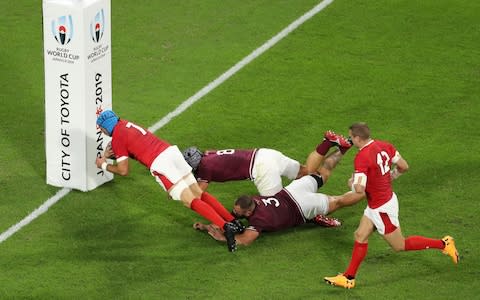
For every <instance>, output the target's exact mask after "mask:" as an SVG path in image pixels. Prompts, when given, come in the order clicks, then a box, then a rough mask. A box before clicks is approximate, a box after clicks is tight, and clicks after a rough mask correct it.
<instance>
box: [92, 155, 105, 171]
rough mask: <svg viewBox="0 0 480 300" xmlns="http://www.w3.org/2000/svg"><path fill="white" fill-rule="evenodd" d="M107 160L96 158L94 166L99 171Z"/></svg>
mask: <svg viewBox="0 0 480 300" xmlns="http://www.w3.org/2000/svg"><path fill="white" fill-rule="evenodd" d="M106 161H107V159H106V158H105V156H104V157H97V159H96V160H95V164H96V165H97V168H99V169H101V168H102V164H103V163H104V162H106Z"/></svg>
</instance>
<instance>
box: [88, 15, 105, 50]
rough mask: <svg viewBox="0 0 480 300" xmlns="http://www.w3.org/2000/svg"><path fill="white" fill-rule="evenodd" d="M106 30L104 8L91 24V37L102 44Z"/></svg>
mask: <svg viewBox="0 0 480 300" xmlns="http://www.w3.org/2000/svg"><path fill="white" fill-rule="evenodd" d="M104 29H105V14H104V12H103V8H102V9H101V10H100V11H99V12H98V13H97V14H96V15H95V18H93V20H92V22H91V23H90V36H91V37H92V40H93V41H94V42H95V43H98V42H100V40H101V39H102V36H103V31H104Z"/></svg>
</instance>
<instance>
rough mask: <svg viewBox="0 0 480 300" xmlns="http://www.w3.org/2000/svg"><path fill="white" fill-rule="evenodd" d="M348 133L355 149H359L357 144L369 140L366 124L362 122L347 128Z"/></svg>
mask: <svg viewBox="0 0 480 300" xmlns="http://www.w3.org/2000/svg"><path fill="white" fill-rule="evenodd" d="M348 133H349V135H350V139H351V140H352V142H353V144H354V145H355V146H357V147H359V143H363V142H366V141H368V140H370V128H368V125H367V123H364V122H358V123H354V124H352V125H351V126H350V127H349V128H348Z"/></svg>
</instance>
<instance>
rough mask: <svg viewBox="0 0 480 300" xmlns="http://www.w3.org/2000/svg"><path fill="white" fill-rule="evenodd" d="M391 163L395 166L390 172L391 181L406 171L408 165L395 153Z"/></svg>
mask: <svg viewBox="0 0 480 300" xmlns="http://www.w3.org/2000/svg"><path fill="white" fill-rule="evenodd" d="M392 163H393V164H395V167H393V169H392V171H391V172H390V176H391V179H392V180H395V179H397V178H398V177H400V175H402V174H403V173H405V172H407V171H408V168H409V167H408V163H407V161H406V160H405V159H404V158H403V157H402V156H401V155H400V153H398V152H396V154H395V156H394V158H393V159H392Z"/></svg>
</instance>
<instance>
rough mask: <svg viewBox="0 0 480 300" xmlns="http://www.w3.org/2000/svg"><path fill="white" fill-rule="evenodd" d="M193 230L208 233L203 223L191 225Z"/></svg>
mask: <svg viewBox="0 0 480 300" xmlns="http://www.w3.org/2000/svg"><path fill="white" fill-rule="evenodd" d="M193 229H196V230H200V231H208V226H207V225H205V224H203V223H200V222H196V223H194V224H193Z"/></svg>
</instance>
